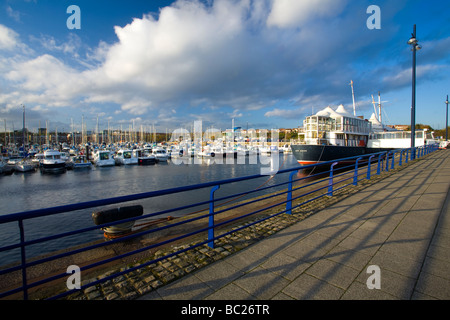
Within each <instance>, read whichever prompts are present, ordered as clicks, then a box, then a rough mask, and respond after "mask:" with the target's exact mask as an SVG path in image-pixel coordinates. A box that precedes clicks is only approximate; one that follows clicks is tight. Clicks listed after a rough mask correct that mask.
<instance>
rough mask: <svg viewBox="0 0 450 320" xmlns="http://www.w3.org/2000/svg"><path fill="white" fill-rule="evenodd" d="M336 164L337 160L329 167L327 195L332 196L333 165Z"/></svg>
mask: <svg viewBox="0 0 450 320" xmlns="http://www.w3.org/2000/svg"><path fill="white" fill-rule="evenodd" d="M337 164H339V162H334V163H333V164H332V165H331V167H330V178H329V180H328V196H329V197H332V196H333V169H334V166H336V165H337Z"/></svg>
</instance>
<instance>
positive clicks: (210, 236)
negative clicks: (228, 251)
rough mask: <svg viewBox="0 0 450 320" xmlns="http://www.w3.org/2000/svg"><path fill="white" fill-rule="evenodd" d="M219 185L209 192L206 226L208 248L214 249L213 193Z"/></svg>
mask: <svg viewBox="0 0 450 320" xmlns="http://www.w3.org/2000/svg"><path fill="white" fill-rule="evenodd" d="M219 188H220V185H217V186H214V187H213V188H212V189H211V192H210V199H209V200H210V203H209V225H208V240H209V242H208V246H209V247H210V248H213V249H214V193H215V192H216V191H217V190H219Z"/></svg>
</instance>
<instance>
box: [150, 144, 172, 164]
mask: <svg viewBox="0 0 450 320" xmlns="http://www.w3.org/2000/svg"><path fill="white" fill-rule="evenodd" d="M152 154H153V155H154V156H155V158H156V161H158V162H160V161H162V162H165V161H167V159H169V155H168V154H167V151H166V149H164V148H161V147H157V148H154V149H152Z"/></svg>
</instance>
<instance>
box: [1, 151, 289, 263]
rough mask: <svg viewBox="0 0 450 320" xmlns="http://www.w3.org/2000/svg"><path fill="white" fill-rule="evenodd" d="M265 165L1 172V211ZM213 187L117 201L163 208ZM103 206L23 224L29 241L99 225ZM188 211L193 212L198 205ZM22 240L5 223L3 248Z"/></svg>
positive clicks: (33, 251)
mask: <svg viewBox="0 0 450 320" xmlns="http://www.w3.org/2000/svg"><path fill="white" fill-rule="evenodd" d="M262 166H264V167H267V165H261V164H260V161H258V164H248V163H247V164H237V163H234V164H225V161H224V164H216V163H213V164H211V163H210V162H208V161H203V163H202V164H175V163H173V162H171V161H170V160H169V161H168V162H167V163H159V164H155V165H149V166H138V165H133V166H115V167H104V168H97V167H92V169H90V170H86V169H83V170H68V171H66V172H65V173H60V174H43V173H41V172H39V171H36V172H31V173H20V172H16V173H14V174H12V175H9V176H0V215H4V214H10V213H17V212H23V211H27V210H33V209H41V208H49V207H55V206H60V205H66V204H72V203H79V202H85V201H91V200H99V199H104V198H112V197H117V196H124V195H130V194H136V193H142V192H149V191H156V190H162V189H169V188H173V187H180V186H186V185H193V184H198V183H203V182H210V181H217V180H223V179H229V178H234V177H241V176H247V175H253V174H259V173H260V170H261V167H262ZM297 166H298V164H297V162H296V161H295V158H294V157H293V156H292V154H287V155H283V154H281V155H280V158H279V169H280V170H281V169H287V168H292V167H297ZM286 180H287V174H283V175H281V176H280V177H278V176H276V177H275V178H271V177H270V176H264V177H262V178H259V179H256V180H251V181H246V182H240V183H237V184H231V185H227V186H222V187H221V188H220V189H219V190H218V191H217V192H216V197H220V196H225V195H226V194H230V193H237V192H243V191H248V190H253V189H255V188H258V187H260V186H261V185H263V184H264V186H268V185H273V184H276V183H277V182H278V183H279V182H280V181H286ZM210 189H211V188H205V189H201V190H196V191H190V192H185V193H180V194H176V195H168V196H163V197H157V198H151V199H145V200H139V201H136V202H134V203H130V202H128V203H125V204H117V205H115V207H118V206H124V205H130V204H141V205H143V207H144V214H148V213H152V212H159V211H162V210H167V209H171V208H175V207H178V206H182V205H186V204H189V203H193V202H199V201H207V200H209V192H210ZM257 195H259V194H257ZM102 209H105V208H91V209H87V210H79V211H74V212H68V213H63V214H58V215H56V216H49V217H42V218H38V219H32V220H30V221H26V222H24V226H25V234H26V240H32V239H36V238H40V237H43V236H48V235H52V234H57V233H60V232H64V231H70V230H74V229H77V228H85V227H91V226H94V223H93V221H92V217H91V215H92V213H93V212H95V211H99V210H102ZM189 210H190V211H191V212H192V211H196V210H198V208H197V209H196V208H193V209H189ZM189 210H184V211H183V212H177V213H170V215H172V216H177V215H183V214H186V213H189ZM100 238H103V233H102V232H101V230H95V231H92V232H89V233H83V234H79V235H77V236H71V237H69V238H64V239H60V240H54V241H51V242H46V243H44V244H40V245H35V246H30V247H27V249H26V250H27V257H32V256H36V255H39V254H43V253H45V252H50V251H54V250H58V249H61V248H65V247H68V246H72V245H77V244H80V243H84V242H87V241H91V240H95V239H100ZM18 239H19V234H18V226H17V223H14V224H3V225H0V247H2V246H5V245H8V244H14V243H17V241H18ZM44 248H45V250H44ZM18 259H20V255H19V250H14V251H7V252H0V265H2V264H5V263H9V262H13V261H17V260H18Z"/></svg>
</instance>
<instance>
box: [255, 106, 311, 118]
mask: <svg viewBox="0 0 450 320" xmlns="http://www.w3.org/2000/svg"><path fill="white" fill-rule="evenodd" d="M303 113H304V110H302V108H297V109H279V108H275V109H273V110H271V111H267V112H266V113H265V114H264V116H265V117H268V118H271V117H277V118H282V119H299V118H300V116H301V115H302V114H303Z"/></svg>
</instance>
